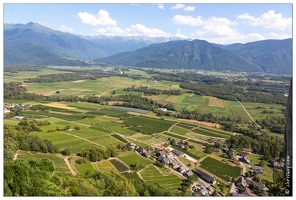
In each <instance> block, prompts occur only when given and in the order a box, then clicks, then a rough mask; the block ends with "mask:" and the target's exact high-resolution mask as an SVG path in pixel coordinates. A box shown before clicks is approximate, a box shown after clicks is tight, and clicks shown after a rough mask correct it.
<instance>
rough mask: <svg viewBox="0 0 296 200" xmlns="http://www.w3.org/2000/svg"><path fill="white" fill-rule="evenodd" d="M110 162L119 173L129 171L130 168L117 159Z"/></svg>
mask: <svg viewBox="0 0 296 200" xmlns="http://www.w3.org/2000/svg"><path fill="white" fill-rule="evenodd" d="M110 162H111V163H112V165H114V167H115V168H116V169H117V170H118V171H119V172H124V171H127V170H129V168H128V167H127V166H125V165H124V164H122V163H121V162H119V161H118V160H116V159H112V160H110Z"/></svg>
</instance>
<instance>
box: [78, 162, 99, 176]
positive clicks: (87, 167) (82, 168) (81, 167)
mask: <svg viewBox="0 0 296 200" xmlns="http://www.w3.org/2000/svg"><path fill="white" fill-rule="evenodd" d="M74 166H75V168H76V169H77V170H78V172H79V174H81V175H82V176H84V175H86V174H90V173H94V172H96V170H95V169H94V167H93V166H92V164H91V163H85V164H77V163H76V164H75V165H74Z"/></svg>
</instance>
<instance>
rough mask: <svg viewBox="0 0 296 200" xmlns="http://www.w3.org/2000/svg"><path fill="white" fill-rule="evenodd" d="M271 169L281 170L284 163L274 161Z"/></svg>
mask: <svg viewBox="0 0 296 200" xmlns="http://www.w3.org/2000/svg"><path fill="white" fill-rule="evenodd" d="M273 167H274V168H277V169H282V168H284V163H282V162H277V161H274V162H273Z"/></svg>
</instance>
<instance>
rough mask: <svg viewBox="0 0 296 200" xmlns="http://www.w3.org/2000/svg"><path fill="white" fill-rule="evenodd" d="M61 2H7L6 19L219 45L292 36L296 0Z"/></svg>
mask: <svg viewBox="0 0 296 200" xmlns="http://www.w3.org/2000/svg"><path fill="white" fill-rule="evenodd" d="M10 2H11V1H10ZM61 2H65V3H61V4H59V3H42V4H40V3H34V2H31V3H8V2H7V3H4V4H3V22H4V23H13V24H16V23H21V24H26V23H28V22H34V23H39V24H41V25H44V26H46V27H49V28H51V29H54V30H59V31H63V32H69V33H72V34H77V35H83V36H95V35H119V36H148V37H181V38H191V39H201V40H207V41H208V42H212V43H218V44H232V43H247V42H252V41H258V40H265V39H285V38H291V37H292V10H293V5H292V3H291V2H292V1H290V2H289V1H288V2H286V3H272V4H270V3H248V4H247V3H231V2H228V3H177V2H176V3H174V2H173V1H170V2H172V3H166V2H162V3H92V2H89V3H81V2H77V3H68V2H67V1H61ZM71 2H75V1H71ZM100 2H102V1H100ZM137 2H140V1H137ZM158 2H161V1H158ZM254 2H258V1H254ZM282 2H284V1H282Z"/></svg>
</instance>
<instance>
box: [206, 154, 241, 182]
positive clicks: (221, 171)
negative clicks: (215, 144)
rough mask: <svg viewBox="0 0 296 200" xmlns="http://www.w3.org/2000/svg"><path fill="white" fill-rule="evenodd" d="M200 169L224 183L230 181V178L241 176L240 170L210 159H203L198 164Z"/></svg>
mask: <svg viewBox="0 0 296 200" xmlns="http://www.w3.org/2000/svg"><path fill="white" fill-rule="evenodd" d="M200 167H201V168H203V169H205V170H207V171H209V172H210V173H212V174H214V175H215V176H217V177H219V178H221V179H223V180H225V181H228V180H230V179H231V178H232V177H233V178H237V177H238V176H240V174H241V169H239V168H236V167H233V166H230V165H227V164H225V163H222V162H220V161H218V160H216V159H213V158H211V157H207V158H205V159H204V160H203V161H202V162H201V163H200Z"/></svg>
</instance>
